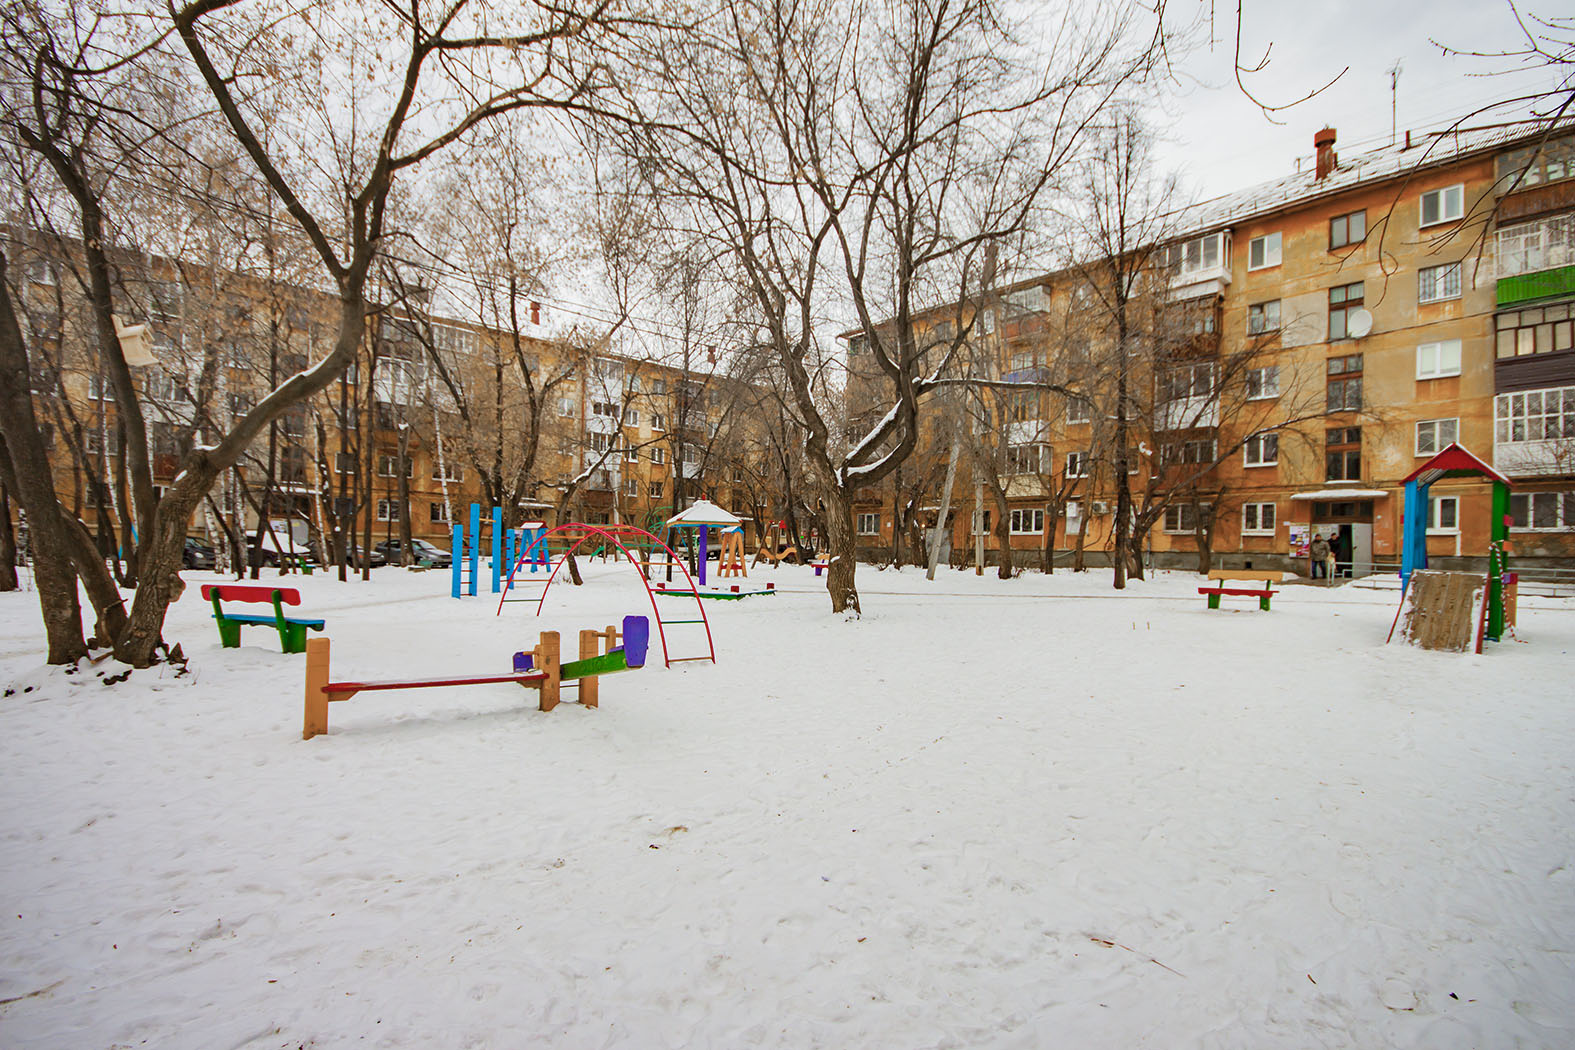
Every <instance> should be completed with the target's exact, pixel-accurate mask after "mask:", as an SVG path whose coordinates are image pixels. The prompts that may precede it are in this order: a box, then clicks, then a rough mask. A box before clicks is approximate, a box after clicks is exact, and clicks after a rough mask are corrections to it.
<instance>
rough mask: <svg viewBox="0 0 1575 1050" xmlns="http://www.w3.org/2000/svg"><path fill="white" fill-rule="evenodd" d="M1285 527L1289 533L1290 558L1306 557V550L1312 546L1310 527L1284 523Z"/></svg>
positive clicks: (1295, 523)
mask: <svg viewBox="0 0 1575 1050" xmlns="http://www.w3.org/2000/svg"><path fill="white" fill-rule="evenodd" d="M1286 527H1287V528H1288V529H1290V531H1291V556H1292V557H1295V558H1305V557H1307V554H1308V548H1309V547H1310V546H1311V545H1312V526H1311V525H1302V524H1299V523H1297V522H1286Z"/></svg>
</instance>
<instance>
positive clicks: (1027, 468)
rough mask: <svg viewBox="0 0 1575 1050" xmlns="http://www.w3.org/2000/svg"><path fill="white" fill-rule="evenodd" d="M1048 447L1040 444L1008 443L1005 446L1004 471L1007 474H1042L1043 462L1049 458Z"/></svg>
mask: <svg viewBox="0 0 1575 1050" xmlns="http://www.w3.org/2000/svg"><path fill="white" fill-rule="evenodd" d="M1049 454H1050V447H1049V446H1048V445H1042V444H1037V443H1035V444H1028V445H1008V446H1007V447H1006V472H1007V473H1008V474H1042V473H1044V462H1045V460H1046V459H1048V458H1049Z"/></svg>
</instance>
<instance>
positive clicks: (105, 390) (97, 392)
mask: <svg viewBox="0 0 1575 1050" xmlns="http://www.w3.org/2000/svg"><path fill="white" fill-rule="evenodd" d="M88 397H89V398H90V399H92V400H94V401H113V400H115V392H114V391H113V390H112V389H110V384H109V383H107V382H105V380H104V377H103V376H101V375H98V374H96V373H95V374H94V375H90V376H88Z"/></svg>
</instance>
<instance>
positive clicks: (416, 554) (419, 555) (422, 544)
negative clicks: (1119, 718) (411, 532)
mask: <svg viewBox="0 0 1575 1050" xmlns="http://www.w3.org/2000/svg"><path fill="white" fill-rule="evenodd" d="M399 548H400V544H399V541H398V540H384V541H383V542H382V543H379V544H378V545H377V546H375V547H373V548H372V549H373V550H374V551H376V552H378V553H379V554H381V555H382V556H383V558H384V559H385V560H386V561H387V562H388V564H390V565H398V564H399ZM410 561H411V564H413V565H421V566H425V567H427V568H432V569H447V568H448V567H450V566H451V565H453V564H454V558H453V556H452V555H451V554H449V552H448V551H446V550H444V549H443V548H441V547H435V546H433V545H432V544H430V543H428V542H427V541H426V540H411V541H410ZM373 564H374V565H375V564H377V563H376V562H374V563H373Z"/></svg>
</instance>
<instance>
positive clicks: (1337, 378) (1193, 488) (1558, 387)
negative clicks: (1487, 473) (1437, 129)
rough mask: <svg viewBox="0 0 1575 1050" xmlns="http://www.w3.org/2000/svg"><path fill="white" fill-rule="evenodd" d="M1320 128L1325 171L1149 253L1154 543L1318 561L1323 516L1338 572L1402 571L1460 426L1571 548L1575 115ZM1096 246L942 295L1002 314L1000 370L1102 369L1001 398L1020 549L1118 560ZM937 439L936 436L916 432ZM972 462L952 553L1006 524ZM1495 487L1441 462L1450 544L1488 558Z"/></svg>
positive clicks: (1141, 375) (1461, 553)
mask: <svg viewBox="0 0 1575 1050" xmlns="http://www.w3.org/2000/svg"><path fill="white" fill-rule="evenodd" d="M1314 148H1315V153H1314V156H1313V158H1312V161H1311V163H1309V164H1307V165H1306V168H1305V170H1302V171H1298V172H1296V173H1294V174H1292V175H1290V176H1287V177H1286V178H1283V179H1280V180H1277V181H1275V182H1272V183H1269V184H1266V185H1262V186H1257V187H1253V188H1251V189H1249V190H1246V191H1242V192H1239V193H1233V194H1229V195H1226V196H1223V197H1220V198H1217V199H1214V200H1209V201H1205V202H1203V203H1201V204H1198V205H1196V206H1193V207H1191V208H1188V209H1186V210H1185V211H1183V212H1181V213H1180V214H1179V215H1177V216H1176V217H1175V219H1176V221H1175V222H1174V223H1173V225H1172V229H1173V236H1172V238H1170V239H1168V240H1167V241H1166V242H1165V243H1163V244H1160V245H1158V246H1155V247H1154V250H1152V252H1145V253H1144V254H1145V257H1146V261H1145V264H1144V277H1145V279H1147V280H1149V281H1150V285H1151V287H1153V288H1155V289H1157V291H1156V293H1155V294H1154V295H1153V296H1152V299H1153V302H1152V303H1151V304H1149V305H1148V306H1147V307H1145V309H1147V310H1148V319H1147V320H1145V321H1144V322H1143V323H1144V324H1147V325H1148V328H1147V334H1148V337H1149V338H1150V340H1151V342H1152V343H1153V344H1154V347H1155V349H1154V351H1153V353H1152V354H1150V355H1149V356H1147V357H1146V358H1144V359H1143V360H1142V361H1137V360H1136V359H1135V358H1133V359H1132V360H1131V362H1129V363H1128V364H1126V365H1123V370H1124V371H1123V374H1124V375H1125V377H1126V379H1127V381H1128V385H1129V388H1130V389H1132V390H1133V391H1136V392H1135V393H1132V394H1129V400H1128V402H1127V408H1126V410H1125V412H1124V414H1125V415H1127V416H1129V417H1131V418H1130V420H1129V422H1128V424H1127V429H1128V449H1127V455H1126V457H1125V461H1126V466H1127V471H1126V477H1125V478H1124V479H1122V481H1123V482H1124V484H1126V486H1127V487H1128V490H1129V491H1130V492H1131V493H1132V498H1133V504H1134V508H1135V511H1137V512H1139V514H1140V518H1139V520H1141V511H1142V510H1143V509H1144V508H1156V509H1157V508H1159V507H1161V506H1163V512H1162V513H1159V514H1156V515H1155V516H1154V519H1153V522H1152V527H1151V528H1149V529H1146V530H1143V531H1144V535H1142V536H1141V537H1140V542H1141V545H1142V547H1143V550H1144V552H1145V554H1147V555H1148V556H1149V557H1150V559H1151V561H1152V563H1154V564H1158V565H1161V566H1174V567H1195V566H1197V565H1198V564H1199V563H1200V557H1199V553H1200V548H1202V549H1206V550H1207V552H1208V553H1209V556H1210V557H1211V558H1213V559H1215V560H1214V564H1216V565H1218V564H1220V563H1221V562H1222V561H1223V563H1224V564H1234V565H1240V564H1242V563H1244V562H1251V563H1252V565H1253V566H1254V567H1258V568H1264V567H1272V568H1286V569H1291V570H1293V571H1295V570H1298V569H1300V570H1301V571H1304V572H1305V566H1306V563H1305V561H1304V560H1302V559H1304V558H1305V550H1306V544H1307V542H1308V541H1309V540H1310V538H1311V536H1312V535H1313V534H1314V533H1320V534H1322V535H1324V536H1326V537H1332V538H1333V540H1334V543H1335V546H1336V548H1337V550H1338V554H1339V560H1340V562H1341V568H1342V571H1343V572H1345V573H1347V574H1353V575H1363V574H1366V573H1369V572H1374V571H1383V570H1385V569H1387V568H1389V567H1390V566H1395V565H1397V564H1398V559H1399V549H1400V548H1399V544H1400V537H1401V527H1400V526H1401V515H1402V512H1403V506H1402V503H1403V479H1404V478H1405V477H1406V476H1407V475H1408V474H1410V473H1411V472H1412V471H1413V470H1414V469H1416V468H1417V467H1418V466H1420V465H1421V464H1422V463H1424V462H1425V461H1426V459H1427V458H1428V457H1429V456H1431V455H1433V454H1434V453H1436V452H1437V451H1439V450H1440V449H1442V448H1444V447H1446V446H1447V445H1449V444H1450V443H1452V442H1458V443H1460V444H1462V445H1464V446H1465V447H1466V448H1468V449H1469V450H1471V451H1472V452H1474V453H1476V454H1477V455H1478V456H1480V457H1481V458H1483V459H1484V460H1486V461H1487V462H1489V463H1492V464H1494V465H1495V466H1496V467H1497V468H1498V469H1499V470H1501V471H1502V472H1504V473H1505V474H1506V475H1508V476H1509V477H1510V478H1511V479H1512V480H1513V481H1514V483H1515V487H1514V495H1513V497H1512V503H1511V509H1512V518H1513V521H1512V524H1511V529H1510V539H1511V548H1512V551H1513V554H1514V557H1515V558H1516V559H1517V560H1518V561H1519V562H1520V563H1521V564H1522V565H1527V566H1530V565H1547V566H1554V567H1566V568H1567V567H1575V385H1572V384H1575V346H1572V325H1575V255H1572V252H1575V245H1572V240H1571V234H1572V226H1575V134H1570V133H1566V134H1563V135H1554V136H1548V135H1547V133H1546V129H1545V128H1537V129H1531V128H1490V129H1484V130H1480V131H1473V132H1466V131H1461V132H1458V133H1451V134H1447V135H1427V136H1413V135H1407V136H1406V139H1405V141H1402V142H1397V143H1395V144H1394V145H1392V146H1388V147H1384V148H1381V149H1378V150H1375V151H1372V152H1370V153H1365V154H1361V155H1357V156H1351V157H1344V158H1342V157H1341V156H1340V155H1339V154H1338V153H1337V151H1336V133H1335V131H1334V130H1333V129H1328V128H1326V129H1323V130H1321V131H1319V132H1318V134H1317V135H1316V136H1315V139H1314ZM1090 269H1093V268H1088V269H1080V270H1076V271H1061V272H1054V273H1048V274H1044V275H1042V276H1039V277H1035V278H1032V279H1030V280H1026V281H1018V282H1015V283H1014V284H1012V285H1010V286H1009V287H1007V288H1004V289H1001V290H1000V291H999V292H998V293H997V294H994V295H992V296H990V297H987V298H984V299H981V301H979V302H977V303H972V304H965V306H964V307H962V308H958V307H956V306H955V305H954V306H951V307H947V308H944V309H938V310H936V311H934V312H932V314H931V315H929V316H928V317H927V318H926V319H925V320H923V321H921V324H924V325H928V326H930V327H931V328H934V329H935V330H937V331H939V330H940V326H941V325H943V324H950V323H953V322H952V321H950V320H948V321H942V320H941V318H943V317H944V318H958V317H961V318H970V317H973V316H974V315H975V314H979V315H981V316H979V317H978V318H977V321H978V323H976V324H975V325H974V326H973V327H974V335H973V338H974V340H975V341H976V342H978V343H979V344H980V345H981V347H982V348H983V354H982V356H984V357H985V358H988V359H993V366H994V368H995V369H996V373H997V375H999V376H1000V377H1002V378H1006V379H1009V380H1010V379H1013V378H1018V379H1027V378H1042V379H1046V380H1049V381H1053V382H1055V383H1058V384H1060V385H1061V386H1062V387H1063V388H1064V389H1065V390H1071V391H1076V390H1078V389H1079V387H1078V382H1079V376H1080V372H1079V369H1080V367H1081V368H1082V372H1081V381H1082V382H1083V383H1085V384H1086V386H1085V389H1086V392H1087V397H1086V398H1078V397H1075V396H1069V395H1068V394H1066V393H1064V392H1049V391H1039V392H1032V391H1025V392H1024V393H1022V394H1019V395H1017V396H1016V398H1015V403H1014V404H1013V405H1011V406H1010V407H1009V408H1008V409H1007V410H1006V411H1004V412H997V413H996V414H994V415H993V416H992V415H991V413H990V412H989V410H988V409H985V410H984V413H983V415H984V417H985V422H986V424H987V426H988V433H987V435H986V436H987V438H988V440H991V441H993V442H994V443H995V444H996V445H998V446H999V447H1000V448H1001V450H1002V452H1003V455H1002V456H1001V457H1000V458H999V463H1000V467H999V469H1000V472H1001V473H1002V474H1003V475H1004V477H1003V478H1001V479H999V480H1000V481H1001V482H1002V489H1003V491H1004V492H1005V494H1006V496H1007V501H1008V508H1009V509H1008V513H1009V515H1010V528H1009V530H1008V531H1009V533H1010V541H1009V542H1010V547H1011V550H1012V553H1013V559H1014V561H1017V562H1019V563H1022V564H1037V563H1038V561H1039V560H1040V558H1041V557H1045V556H1054V557H1055V558H1056V561H1057V564H1064V562H1065V561H1066V560H1067V559H1069V558H1070V557H1071V556H1072V552H1073V551H1075V550H1077V548H1079V547H1081V548H1082V554H1083V557H1084V558H1085V559H1086V560H1087V561H1089V562H1093V563H1100V562H1101V561H1106V562H1107V561H1108V550H1109V547H1110V545H1111V533H1112V531H1113V526H1114V513H1115V507H1116V504H1117V501H1116V499H1115V493H1116V491H1117V488H1116V486H1117V484H1118V480H1117V479H1116V477H1115V470H1114V469H1113V463H1114V461H1115V460H1116V459H1117V458H1119V457H1116V456H1114V454H1113V451H1112V449H1110V448H1109V447H1108V440H1109V433H1110V430H1111V426H1110V423H1109V419H1110V418H1111V413H1112V410H1111V408H1110V405H1111V396H1110V389H1109V386H1110V383H1111V382H1112V380H1111V376H1112V374H1113V373H1112V372H1111V370H1110V369H1108V368H1107V369H1105V370H1104V371H1100V370H1098V369H1094V370H1089V369H1087V368H1086V366H1083V365H1082V364H1081V363H1082V362H1085V361H1086V360H1087V358H1088V355H1089V345H1090V343H1091V342H1092V343H1093V344H1094V345H1095V346H1096V347H1097V345H1098V342H1099V339H1100V335H1099V332H1100V330H1101V328H1102V327H1107V325H1105V323H1104V321H1103V320H1102V319H1100V318H1098V317H1097V316H1096V314H1097V311H1096V310H1094V309H1093V308H1092V307H1091V305H1090V304H1091V303H1092V302H1093V301H1095V300H1097V299H1098V298H1099V297H1098V296H1096V295H1090V294H1089V288H1088V282H1089V280H1090V278H1089V276H1088V273H1089V270H1090ZM1160 315H1163V316H1164V318H1165V320H1163V321H1160V322H1155V321H1154V320H1153V317H1157V316H1160ZM1080 319H1081V320H1080ZM854 350H855V351H856V347H855V348H854ZM1127 353H1128V356H1129V357H1130V356H1131V351H1130V349H1129V350H1128V352H1127ZM856 359H857V357H856V353H855V354H854V360H856ZM858 390H859V387H858V385H857V383H853V384H850V392H851V395H850V396H852V397H853V398H854V399H855V400H854V403H853V404H850V415H851V416H852V417H854V418H858V414H859V407H860V406H859V405H858V404H857V400H856V399H857V396H858ZM976 425H977V424H976ZM1102 435H1103V437H1102ZM1102 440H1103V441H1105V442H1106V443H1107V445H1106V447H1104V448H1101V441H1102ZM944 446H945V442H944V440H941V439H940V435H938V434H937V435H931V439H930V440H928V441H925V442H922V443H921V448H920V452H919V453H918V455H919V456H921V457H924V456H927V457H930V459H931V460H932V461H933V460H934V459H935V457H937V456H939V455H942V454H943V451H942V450H943V449H944ZM1102 465H1103V468H1102ZM922 469H923V468H922V466H918V465H916V467H915V468H914V470H915V472H919V471H921V470H922ZM931 474H932V476H933V475H934V474H935V471H934V470H933V468H932V469H931ZM977 474H978V472H977V470H974V471H972V472H971V473H970V471H968V470H964V471H962V472H960V475H961V476H960V477H959V480H958V483H957V489H956V491H954V493H953V494H952V496H953V498H952V506H953V508H954V513H953V514H952V515H951V516H950V517H949V519H948V525H949V528H948V530H947V532H948V538H949V539H950V543H951V547H952V549H953V550H954V551H969V552H971V551H972V550H973V548H974V543H975V539H976V536H977V533H978V530H979V529H980V528H981V527H982V528H983V529H984V530H986V531H988V530H989V529H990V527H991V521H990V515H991V513H992V511H993V507H992V505H991V502H990V501H989V500H985V508H984V520H982V521H981V520H980V519H979V518H978V517H977V516H975V515H974V514H972V513H971V511H972V508H973V507H974V504H975V491H976V490H983V489H985V488H986V486H985V485H982V484H980V483H979V478H978V476H977ZM986 480H989V479H988V478H987V479H986ZM931 502H932V503H933V502H934V501H933V500H932V501H931ZM890 503H891V500H890V497H889V495H886V494H882V493H875V492H872V493H869V494H867V498H866V499H865V500H863V501H861V503H860V504H859V506H858V512H859V519H858V520H859V532H860V534H861V542H862V544H863V546H864V550H865V553H866V554H867V555H869V556H874V557H880V556H884V555H885V554H886V553H887V552H889V549H890V544H891V525H892V522H891V518H892V514H891V513H890V510H889V506H890ZM1490 513H1491V509H1490V494H1489V490H1488V486H1486V485H1485V484H1480V483H1476V482H1473V481H1469V480H1461V481H1455V482H1440V483H1439V484H1437V485H1435V486H1434V487H1433V492H1432V500H1431V504H1430V507H1429V509H1428V514H1429V523H1428V537H1427V544H1428V551H1429V556H1430V558H1431V559H1432V560H1433V561H1434V562H1435V563H1442V564H1462V565H1473V566H1475V565H1480V564H1482V563H1483V559H1484V557H1485V555H1486V552H1487V545H1488V540H1489V527H1490V522H1489V515H1490ZM933 521H934V516H933V514H932V516H931V518H930V519H929V521H928V522H927V524H933ZM993 543H994V541H993V540H992V541H991V542H990V544H989V545H993ZM990 557H991V559H992V560H993V559H994V558H995V557H999V554H998V552H992V553H991V555H990ZM953 560H954V561H960V560H962V559H961V558H959V557H956V556H954V559H953Z"/></svg>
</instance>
